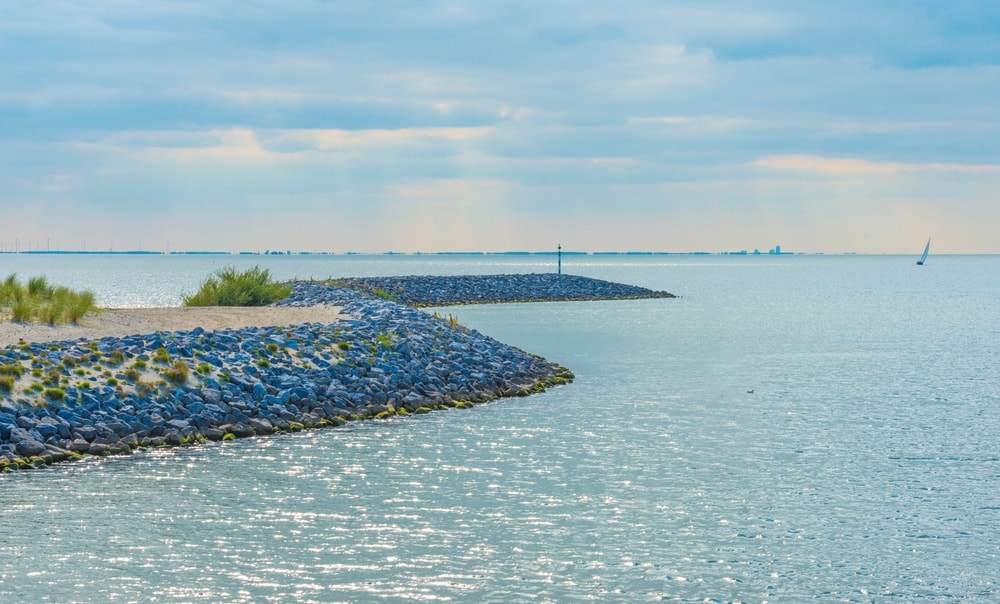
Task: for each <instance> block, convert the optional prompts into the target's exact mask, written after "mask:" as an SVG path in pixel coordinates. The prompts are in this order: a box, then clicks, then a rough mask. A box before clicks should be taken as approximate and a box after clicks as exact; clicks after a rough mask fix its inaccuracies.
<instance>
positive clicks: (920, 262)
mask: <svg viewBox="0 0 1000 604" xmlns="http://www.w3.org/2000/svg"><path fill="white" fill-rule="evenodd" d="M930 251H931V240H930V239H928V240H927V245H925V246H924V253H923V254H921V255H920V260H917V266H923V264H924V262H926V261H927V253H928V252H930Z"/></svg>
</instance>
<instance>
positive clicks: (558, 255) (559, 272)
mask: <svg viewBox="0 0 1000 604" xmlns="http://www.w3.org/2000/svg"><path fill="white" fill-rule="evenodd" d="M556 275H559V276H562V244H556Z"/></svg>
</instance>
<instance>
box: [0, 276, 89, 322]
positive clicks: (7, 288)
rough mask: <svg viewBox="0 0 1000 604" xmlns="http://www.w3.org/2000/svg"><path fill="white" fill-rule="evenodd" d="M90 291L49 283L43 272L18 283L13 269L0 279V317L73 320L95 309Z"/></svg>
mask: <svg viewBox="0 0 1000 604" xmlns="http://www.w3.org/2000/svg"><path fill="white" fill-rule="evenodd" d="M99 311H100V308H98V306H97V303H96V300H95V298H94V294H93V293H92V292H89V291H82V292H75V291H73V290H71V289H69V288H68V287H62V286H60V287H53V286H52V285H50V284H49V282H48V279H46V278H45V276H38V277H32V278H31V279H29V280H28V283H27V284H26V285H22V284H21V282H20V281H18V279H17V275H16V274H15V273H11V274H10V275H8V276H7V278H6V279H4V280H3V281H2V282H0V318H2V317H4V316H9V318H10V319H11V320H13V321H17V322H19V323H31V322H33V321H38V322H42V323H48V324H49V325H56V324H59V323H65V322H70V323H77V322H79V320H80V319H82V318H83V317H84V316H86V315H87V314H88V313H92V312H99Z"/></svg>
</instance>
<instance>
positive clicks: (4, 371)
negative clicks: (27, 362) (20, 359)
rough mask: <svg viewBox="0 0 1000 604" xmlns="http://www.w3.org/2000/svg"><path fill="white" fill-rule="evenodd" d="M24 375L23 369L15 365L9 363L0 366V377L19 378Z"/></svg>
mask: <svg viewBox="0 0 1000 604" xmlns="http://www.w3.org/2000/svg"><path fill="white" fill-rule="evenodd" d="M22 373H24V367H22V366H21V365H20V364H17V363H11V364H7V365H0V375H9V376H13V377H15V378H18V377H21V374H22Z"/></svg>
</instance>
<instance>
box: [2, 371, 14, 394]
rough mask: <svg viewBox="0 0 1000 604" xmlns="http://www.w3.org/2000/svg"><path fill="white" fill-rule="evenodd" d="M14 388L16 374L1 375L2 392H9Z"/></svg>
mask: <svg viewBox="0 0 1000 604" xmlns="http://www.w3.org/2000/svg"><path fill="white" fill-rule="evenodd" d="M13 389H14V376H12V375H0V392H3V393H4V394H9V393H10V392H11V391H12V390H13Z"/></svg>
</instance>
